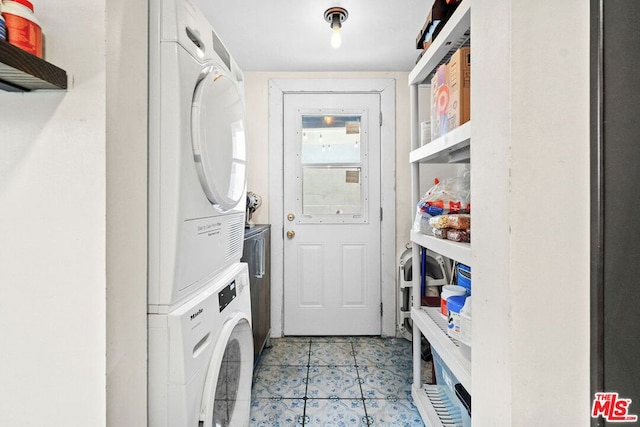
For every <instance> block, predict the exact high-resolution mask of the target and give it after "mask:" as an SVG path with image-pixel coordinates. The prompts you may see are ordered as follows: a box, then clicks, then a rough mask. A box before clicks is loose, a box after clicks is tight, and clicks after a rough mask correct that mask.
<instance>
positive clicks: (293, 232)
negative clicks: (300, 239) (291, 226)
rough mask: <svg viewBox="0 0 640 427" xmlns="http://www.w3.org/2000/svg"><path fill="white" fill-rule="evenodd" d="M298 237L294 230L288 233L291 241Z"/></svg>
mask: <svg viewBox="0 0 640 427" xmlns="http://www.w3.org/2000/svg"><path fill="white" fill-rule="evenodd" d="M295 235H296V232H295V231H293V230H289V231H287V238H289V239H293V237H294V236H295Z"/></svg>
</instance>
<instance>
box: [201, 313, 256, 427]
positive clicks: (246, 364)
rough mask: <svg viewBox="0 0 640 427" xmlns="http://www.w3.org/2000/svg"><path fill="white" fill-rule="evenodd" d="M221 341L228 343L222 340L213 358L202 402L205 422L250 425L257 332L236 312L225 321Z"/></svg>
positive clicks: (219, 426)
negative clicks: (252, 330) (254, 338)
mask: <svg viewBox="0 0 640 427" xmlns="http://www.w3.org/2000/svg"><path fill="white" fill-rule="evenodd" d="M220 340H225V342H222V341H221V342H219V344H221V345H220V346H218V349H217V350H216V352H215V353H214V355H213V357H212V360H211V366H210V367H209V372H208V374H207V383H206V384H205V395H204V400H203V402H202V420H201V421H202V424H201V425H202V426H203V427H233V426H242V425H246V423H247V422H248V420H249V414H250V410H251V409H250V403H251V379H252V375H253V334H252V333H251V326H250V325H249V322H248V321H247V319H246V318H245V317H242V315H240V314H236V316H234V318H233V319H231V320H229V321H227V322H226V323H225V325H224V329H223V332H222V334H221V336H220ZM225 343H226V345H225ZM223 345H224V352H222V346H223ZM220 353H222V354H220Z"/></svg>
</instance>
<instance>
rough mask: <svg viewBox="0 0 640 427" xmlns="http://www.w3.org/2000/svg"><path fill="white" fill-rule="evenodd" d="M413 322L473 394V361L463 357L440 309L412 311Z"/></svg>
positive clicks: (431, 308) (425, 308) (426, 308)
mask: <svg viewBox="0 0 640 427" xmlns="http://www.w3.org/2000/svg"><path fill="white" fill-rule="evenodd" d="M411 320H413V324H414V325H417V326H418V328H419V329H420V332H421V333H422V335H424V337H425V338H426V339H427V341H429V344H431V346H432V347H433V348H434V349H435V351H436V352H437V353H438V354H439V355H440V357H441V358H442V360H443V362H444V363H445V364H446V365H447V366H448V367H449V369H450V370H451V372H452V373H453V375H454V376H455V377H456V378H457V379H458V381H460V383H461V384H462V385H463V386H464V388H465V389H467V391H468V392H469V393H470V394H471V361H470V360H469V359H467V358H466V357H465V356H463V355H462V353H461V352H460V348H459V347H458V343H457V342H456V341H455V340H454V339H452V338H451V337H450V336H449V335H448V334H447V332H446V328H447V321H446V320H445V318H444V317H443V316H442V314H440V308H439V307H422V308H420V309H416V308H413V309H411Z"/></svg>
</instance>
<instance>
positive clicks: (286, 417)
mask: <svg viewBox="0 0 640 427" xmlns="http://www.w3.org/2000/svg"><path fill="white" fill-rule="evenodd" d="M304 403H305V402H304V400H303V399H252V400H251V418H250V423H249V425H250V426H251V427H267V426H268V427H289V426H302V425H303V424H304Z"/></svg>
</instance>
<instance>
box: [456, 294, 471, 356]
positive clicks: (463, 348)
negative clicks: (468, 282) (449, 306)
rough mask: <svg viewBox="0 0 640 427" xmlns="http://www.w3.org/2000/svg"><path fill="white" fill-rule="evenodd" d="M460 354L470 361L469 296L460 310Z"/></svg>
mask: <svg viewBox="0 0 640 427" xmlns="http://www.w3.org/2000/svg"><path fill="white" fill-rule="evenodd" d="M458 342H459V343H460V347H459V348H460V353H462V355H463V356H464V357H466V358H467V359H469V360H471V296H468V297H467V299H466V300H465V302H464V305H463V306H462V310H460V336H459V339H458Z"/></svg>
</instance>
